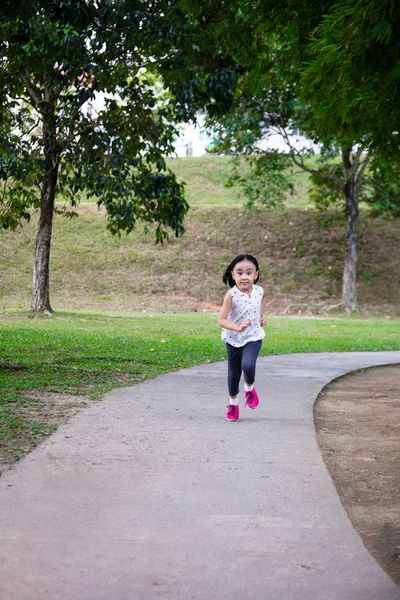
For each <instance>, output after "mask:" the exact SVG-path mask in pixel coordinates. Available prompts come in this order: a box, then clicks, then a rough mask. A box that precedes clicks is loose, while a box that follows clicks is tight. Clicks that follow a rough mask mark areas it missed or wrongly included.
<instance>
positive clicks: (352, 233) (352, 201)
mask: <svg viewBox="0 0 400 600" xmlns="http://www.w3.org/2000/svg"><path fill="white" fill-rule="evenodd" d="M350 152H351V149H350V148H346V149H343V152H342V158H343V166H344V171H345V179H346V183H345V186H344V194H345V198H346V237H345V255H344V272H343V289H342V300H343V305H344V307H345V309H346V311H348V312H350V311H352V310H357V284H356V263H357V225H358V201H359V183H358V182H357V181H356V177H355V173H353V172H352V171H351V167H352V165H351V161H350Z"/></svg>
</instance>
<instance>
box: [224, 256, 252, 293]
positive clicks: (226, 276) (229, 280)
mask: <svg viewBox="0 0 400 600" xmlns="http://www.w3.org/2000/svg"><path fill="white" fill-rule="evenodd" d="M242 260H248V261H250V262H252V263H253V265H254V266H255V268H256V270H257V271H258V275H257V278H256V279H255V280H254V283H257V281H258V279H259V277H260V268H259V266H258V262H257V259H256V258H254V256H252V255H251V254H239V256H237V257H236V258H234V259H233V261H232V262H231V264H230V265H228V267H226V271H225V273H224V274H223V277H222V281H223V282H224V283H228V284H229V287H231V288H232V287H233V286H234V285H235V280H234V279H233V277H232V271H233V269H234V268H235V266H236V265H237V264H238V263H240V262H242Z"/></svg>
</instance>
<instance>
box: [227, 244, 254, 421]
mask: <svg viewBox="0 0 400 600" xmlns="http://www.w3.org/2000/svg"><path fill="white" fill-rule="evenodd" d="M259 275H260V270H259V267H258V262H257V259H255V258H254V256H251V254H240V255H239V256H237V257H236V258H234V259H233V261H232V262H231V264H230V265H229V266H228V267H227V269H226V271H225V273H224V276H223V278H222V280H223V282H224V283H227V284H229V286H230V290H229V291H228V292H227V293H226V295H225V298H224V302H223V304H222V306H221V310H220V312H219V318H218V325H219V326H220V327H222V336H221V337H222V341H223V342H224V343H225V344H226V350H227V354H228V390H229V404H228V406H227V408H228V411H227V413H226V418H227V420H228V421H238V420H239V405H238V394H239V381H240V378H241V375H242V371H243V375H244V395H245V397H246V402H245V404H246V405H247V406H248V407H249V408H256V406H258V404H259V398H258V395H257V392H256V390H255V389H254V380H255V373H256V361H257V357H258V354H259V352H260V349H261V343H262V342H261V340H262V338H263V337H265V331H264V329H263V327H264V325H265V319H264V317H263V314H264V309H265V296H264V290H263V289H262V287H261V286H259V285H256V283H257V281H258V278H259Z"/></svg>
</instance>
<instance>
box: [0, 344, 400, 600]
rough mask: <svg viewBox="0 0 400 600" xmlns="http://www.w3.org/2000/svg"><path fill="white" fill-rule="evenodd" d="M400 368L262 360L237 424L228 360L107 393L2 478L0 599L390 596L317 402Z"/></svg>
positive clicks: (365, 361)
mask: <svg viewBox="0 0 400 600" xmlns="http://www.w3.org/2000/svg"><path fill="white" fill-rule="evenodd" d="M399 362H400V352H382V353H344V354H329V353H322V354H308V355H307V354H297V355H284V356H270V357H263V358H260V359H259V362H258V374H257V390H258V392H259V395H260V397H261V404H260V406H259V407H258V408H257V410H254V411H250V410H248V409H244V408H242V411H241V420H240V421H239V422H238V423H228V422H227V421H226V420H225V419H224V410H225V404H226V402H225V397H226V383H225V379H226V364H225V363H215V364H210V365H202V366H199V367H195V368H191V369H185V370H183V371H179V372H176V373H172V374H169V375H164V376H161V377H158V378H157V379H155V380H152V381H148V382H145V383H143V384H140V385H137V386H135V387H131V388H123V389H117V390H114V391H112V392H111V393H109V394H107V396H106V397H105V399H104V401H103V402H101V403H98V404H96V405H94V406H92V407H91V408H89V409H87V410H85V411H82V412H80V413H79V414H78V415H77V416H76V417H74V418H73V419H71V420H70V421H69V422H68V424H67V425H65V426H62V427H61V428H60V429H59V430H58V431H57V432H56V433H55V434H54V435H53V436H51V437H50V438H49V439H48V440H46V441H45V442H44V443H43V444H41V445H40V446H39V447H38V448H37V449H36V450H35V451H34V452H32V453H31V454H30V455H28V456H27V457H26V458H25V459H23V460H22V461H20V462H19V463H18V464H17V465H16V466H15V467H14V468H13V469H11V470H10V471H8V472H6V473H5V474H4V475H3V476H2V477H1V478H0V598H1V600H58V599H60V600H153V599H154V600H156V599H159V598H163V599H166V600H168V599H171V600H179V599H182V600H191V599H197V600H222V599H224V600H313V599H315V600H328V599H329V600H395V599H398V598H399V597H400V594H399V589H398V588H397V587H396V586H395V585H394V584H393V583H392V581H391V580H390V579H389V578H388V577H387V575H386V574H385V573H384V572H383V571H382V569H381V568H380V567H379V566H378V564H377V563H376V562H375V560H374V559H373V558H372V557H371V556H370V554H369V553H368V551H367V550H366V549H365V547H364V546H363V544H362V541H361V539H360V538H359V536H358V534H357V533H356V532H355V530H354V529H353V527H352V525H351V523H350V521H349V519H348V517H347V514H346V512H345V510H344V509H343V507H342V505H341V503H340V500H339V497H338V495H337V493H336V490H335V488H334V486H333V483H332V481H331V479H330V477H329V475H328V472H327V470H326V468H325V465H324V463H323V461H322V458H321V455H320V452H319V449H318V445H317V442H316V435H315V430H314V423H313V403H314V400H315V398H316V396H317V395H318V393H319V391H320V390H321V388H322V387H323V386H324V385H325V384H327V383H328V382H329V381H330V380H332V379H333V378H335V377H337V376H338V375H341V374H344V373H346V372H348V371H351V370H354V369H359V368H361V367H366V366H372V365H380V364H389V363H399ZM242 406H243V402H242Z"/></svg>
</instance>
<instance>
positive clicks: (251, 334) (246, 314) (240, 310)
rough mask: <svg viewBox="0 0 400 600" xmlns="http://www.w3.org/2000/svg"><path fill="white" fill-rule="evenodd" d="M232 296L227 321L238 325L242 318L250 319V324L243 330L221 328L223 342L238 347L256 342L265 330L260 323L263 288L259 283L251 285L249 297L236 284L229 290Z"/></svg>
mask: <svg viewBox="0 0 400 600" xmlns="http://www.w3.org/2000/svg"><path fill="white" fill-rule="evenodd" d="M229 293H230V294H231V296H232V307H231V310H230V311H229V314H228V317H227V318H228V321H232V322H233V323H236V324H237V325H240V324H241V323H242V321H243V320H244V319H248V320H249V321H251V325H249V326H248V327H246V329H243V331H232V330H231V329H224V328H223V329H222V333H221V338H222V341H223V342H224V344H230V345H231V346H235V347H238V348H240V347H241V346H245V345H246V344H247V343H248V342H257V341H258V340H262V339H263V337H265V331H264V329H263V328H262V327H261V325H260V317H261V314H260V313H261V301H262V299H263V295H264V290H263V289H262V287H261V286H260V285H253V289H252V290H251V294H250V297H249V296H248V294H245V293H243V292H241V291H240V290H239V289H238V288H237V287H236V285H235V286H233V288H231V289H230V290H229Z"/></svg>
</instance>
